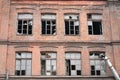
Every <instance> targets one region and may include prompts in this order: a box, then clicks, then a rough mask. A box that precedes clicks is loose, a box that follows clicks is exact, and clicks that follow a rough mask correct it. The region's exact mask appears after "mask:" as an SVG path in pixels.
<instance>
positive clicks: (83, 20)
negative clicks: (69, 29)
mask: <svg viewBox="0 0 120 80" xmlns="http://www.w3.org/2000/svg"><path fill="white" fill-rule="evenodd" d="M24 13H26V14H28V13H30V14H32V21H33V24H32V34H30V35H29V33H28V34H27V35H26V34H25V35H24V32H23V34H21V33H20V32H18V21H19V18H18V15H19V14H24ZM46 13H47V14H55V16H56V17H55V19H56V33H55V35H53V34H52V35H46V34H45V35H43V33H42V26H43V25H42V21H41V19H42V18H43V17H42V14H46ZM66 14H76V15H77V16H79V17H78V21H79V22H78V23H79V28H78V31H79V34H78V35H66V34H65V33H66V32H65V21H64V20H65V15H66ZM88 14H97V15H98V14H100V15H102V23H101V26H102V33H100V35H99V33H97V34H98V35H94V33H93V35H90V32H89V30H88V25H89V24H88ZM20 25H21V24H20ZM93 26H94V25H93ZM74 30H75V28H74ZM23 31H24V30H23ZM71 34H72V33H71ZM76 34H77V33H76ZM93 51H95V52H104V53H105V55H107V56H108V57H109V59H110V61H111V62H112V64H113V66H114V68H115V69H116V70H117V72H118V74H119V75H120V62H119V61H120V1H117V0H116V1H115V0H111V1H109V0H108V1H107V0H51V1H50V0H0V80H5V78H6V74H8V78H9V80H39V79H40V80H115V79H114V77H113V74H112V72H111V70H110V69H109V67H108V66H107V65H106V68H105V75H99V72H98V73H96V74H97V75H92V73H91V66H90V64H91V63H90V52H93ZM18 52H21V53H22V52H30V53H31V55H32V57H31V72H30V75H28V76H26V75H25V74H26V73H27V72H22V71H21V72H20V74H21V76H20V75H19V71H18V72H16V69H17V67H16V64H17V60H16V59H17V58H16V54H17V53H18ZM43 52H44V53H47V52H52V53H56V73H55V75H52V76H50V75H47V72H46V75H47V76H46V75H42V74H43V73H42V69H43V68H41V67H42V61H41V60H42V53H43ZM70 52H73V53H80V54H81V58H80V61H81V64H80V65H81V66H80V67H81V75H79V76H77V75H73V76H69V75H67V67H66V53H70ZM18 54H19V53H18ZM20 55H21V54H20ZM18 60H19V59H18ZM71 64H72V63H71ZM46 65H47V64H46ZM52 66H53V65H52ZM46 69H47V67H46ZM71 71H72V70H71ZM68 73H69V74H72V72H68ZM51 74H52V73H51ZM93 74H94V73H93ZM100 74H102V73H100ZM18 75H19V76H18Z"/></svg>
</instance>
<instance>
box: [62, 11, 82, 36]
mask: <svg viewBox="0 0 120 80" xmlns="http://www.w3.org/2000/svg"><path fill="white" fill-rule="evenodd" d="M68 15H69V19H65V16H68ZM71 15H75V16H77V19H70V17H71ZM79 17H80V16H79V14H77V13H76V14H75V13H67V14H64V29H65V30H64V31H65V33H64V34H65V35H66V36H78V35H80V19H79ZM66 21H67V22H68V23H69V26H68V27H69V31H68V32H69V33H68V34H67V32H66ZM71 21H72V22H73V23H75V22H76V21H78V24H79V25H78V26H75V24H74V25H72V26H73V29H71V23H70V22H71ZM76 27H77V28H78V30H76ZM71 30H72V31H73V34H72V33H71Z"/></svg>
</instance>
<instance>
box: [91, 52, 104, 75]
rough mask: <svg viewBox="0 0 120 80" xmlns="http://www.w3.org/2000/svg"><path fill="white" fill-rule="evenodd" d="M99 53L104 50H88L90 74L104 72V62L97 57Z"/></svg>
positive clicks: (101, 73) (102, 73)
mask: <svg viewBox="0 0 120 80" xmlns="http://www.w3.org/2000/svg"><path fill="white" fill-rule="evenodd" d="M100 54H104V52H98V51H97V52H90V67H91V75H105V73H106V63H105V60H103V59H101V58H100V57H99V56H100Z"/></svg>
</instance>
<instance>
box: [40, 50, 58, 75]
mask: <svg viewBox="0 0 120 80" xmlns="http://www.w3.org/2000/svg"><path fill="white" fill-rule="evenodd" d="M41 75H56V53H48V52H45V53H44V52H42V53H41Z"/></svg>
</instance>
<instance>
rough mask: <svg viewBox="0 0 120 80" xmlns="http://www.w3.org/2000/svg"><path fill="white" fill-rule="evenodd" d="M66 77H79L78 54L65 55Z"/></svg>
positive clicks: (79, 62)
mask: <svg viewBox="0 0 120 80" xmlns="http://www.w3.org/2000/svg"><path fill="white" fill-rule="evenodd" d="M65 58H66V60H65V61H66V75H68V76H76V75H81V56H80V53H72V52H71V53H66V54H65Z"/></svg>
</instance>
